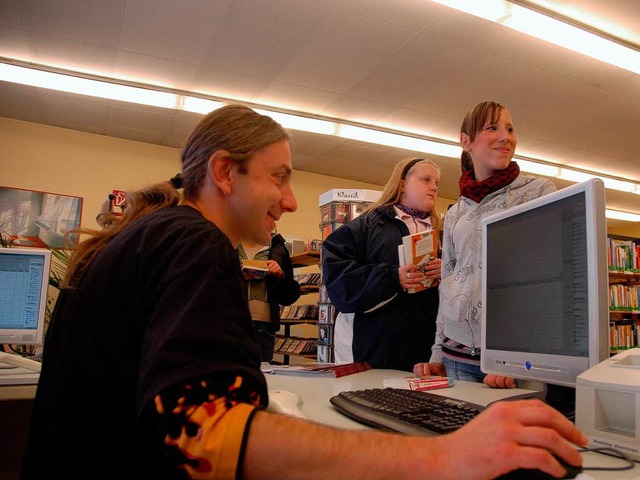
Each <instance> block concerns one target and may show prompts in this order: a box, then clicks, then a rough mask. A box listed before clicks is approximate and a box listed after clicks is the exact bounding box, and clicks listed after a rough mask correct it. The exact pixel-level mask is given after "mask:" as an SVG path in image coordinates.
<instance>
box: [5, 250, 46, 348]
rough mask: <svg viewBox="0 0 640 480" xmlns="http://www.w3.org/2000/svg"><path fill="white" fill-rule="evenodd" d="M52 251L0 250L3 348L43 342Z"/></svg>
mask: <svg viewBox="0 0 640 480" xmlns="http://www.w3.org/2000/svg"><path fill="white" fill-rule="evenodd" d="M50 266H51V251H50V250H48V249H45V248H21V247H19V248H0V344H29V345H32V344H40V343H42V341H43V334H44V324H45V314H46V308H47V289H48V287H49V270H50Z"/></svg>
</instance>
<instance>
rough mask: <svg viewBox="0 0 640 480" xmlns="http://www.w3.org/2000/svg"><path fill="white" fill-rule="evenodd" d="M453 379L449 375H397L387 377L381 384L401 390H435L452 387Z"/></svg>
mask: <svg viewBox="0 0 640 480" xmlns="http://www.w3.org/2000/svg"><path fill="white" fill-rule="evenodd" d="M454 384H455V381H454V380H453V378H449V377H436V376H432V377H399V378H387V379H385V380H383V382H382V385H383V386H384V387H385V388H401V389H403V390H417V391H422V390H435V389H437V388H448V387H453V386H454Z"/></svg>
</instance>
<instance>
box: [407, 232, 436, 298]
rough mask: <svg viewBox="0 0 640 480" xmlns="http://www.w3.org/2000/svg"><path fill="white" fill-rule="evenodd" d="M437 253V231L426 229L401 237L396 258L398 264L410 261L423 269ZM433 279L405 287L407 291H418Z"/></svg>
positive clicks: (427, 285)
mask: <svg viewBox="0 0 640 480" xmlns="http://www.w3.org/2000/svg"><path fill="white" fill-rule="evenodd" d="M437 254H438V232H437V231H436V230H428V231H424V232H418V233H413V234H411V235H406V236H404V237H402V244H401V245H398V259H399V261H400V262H399V263H400V266H403V265H408V264H410V263H412V264H413V265H415V266H416V267H417V268H418V270H420V269H424V268H425V267H426V265H427V263H429V261H430V260H432V259H434V258H436V257H437ZM432 284H433V279H427V280H425V281H423V282H421V286H420V287H416V288H409V289H407V292H408V293H416V292H420V291H422V290H424V289H426V288H429V287H431V285H432Z"/></svg>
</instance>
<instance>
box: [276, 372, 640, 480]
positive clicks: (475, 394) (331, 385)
mask: <svg viewBox="0 0 640 480" xmlns="http://www.w3.org/2000/svg"><path fill="white" fill-rule="evenodd" d="M407 375H408V373H407V372H401V371H397V370H368V371H366V372H361V373H356V374H353V375H347V376H346V377H340V378H312V377H302V376H293V375H266V377H267V385H268V386H269V389H270V390H287V391H290V392H293V393H296V394H298V395H300V396H301V397H302V399H303V401H304V403H303V405H302V412H303V413H304V414H305V415H306V416H307V418H309V419H310V420H313V421H315V422H318V423H322V424H325V425H331V426H333V427H338V428H347V429H351V430H367V429H369V427H367V426H366V425H363V424H361V423H358V422H356V421H354V420H351V419H350V418H348V417H346V416H344V415H342V414H341V413H339V412H338V411H337V410H335V409H334V408H333V406H332V405H331V403H330V402H329V399H330V398H331V397H332V396H334V395H337V394H338V393H340V392H342V391H345V390H361V389H364V388H381V387H382V386H383V385H382V382H383V380H384V379H385V378H397V377H402V376H407ZM431 393H436V394H439V395H443V396H446V397H450V398H456V399H460V400H467V401H470V402H473V403H477V404H480V405H488V404H489V403H491V402H493V401H497V400H502V399H505V398H510V397H513V396H514V395H525V396H529V395H532V394H534V391H532V390H523V389H513V390H501V389H492V388H489V387H487V386H486V385H484V384H481V383H473V382H463V381H457V382H456V385H455V386H454V387H451V388H444V389H439V390H431ZM583 455H584V466H585V467H589V466H591V467H595V466H620V465H622V461H620V460H617V459H614V458H611V457H609V456H606V455H601V454H597V453H585V454H583ZM585 473H586V474H588V475H589V476H591V477H593V478H595V479H598V480H623V479H635V478H636V477H638V478H639V479H640V465H638V464H637V463H636V465H635V468H634V469H633V470H625V471H618V472H616V471H614V472H606V471H604V472H600V471H586V472H585Z"/></svg>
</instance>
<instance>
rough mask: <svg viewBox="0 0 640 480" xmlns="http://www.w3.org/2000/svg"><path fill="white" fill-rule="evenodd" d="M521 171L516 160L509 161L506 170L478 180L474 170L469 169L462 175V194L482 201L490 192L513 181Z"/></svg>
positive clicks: (475, 200) (478, 201) (477, 201)
mask: <svg viewBox="0 0 640 480" xmlns="http://www.w3.org/2000/svg"><path fill="white" fill-rule="evenodd" d="M519 173H520V167H519V166H518V164H517V163H516V162H511V163H509V166H508V167H507V168H505V169H504V170H500V171H499V172H497V173H496V174H495V175H493V176H492V177H489V178H487V179H486V180H483V181H481V182H476V180H475V176H474V174H473V170H467V171H466V172H464V173H463V174H462V176H461V177H460V195H462V196H463V197H467V198H469V199H471V200H473V201H474V202H476V203H480V202H481V201H482V199H483V198H484V197H486V196H487V195H489V194H490V193H493V192H495V191H496V190H500V189H501V188H502V187H506V186H507V185H509V184H510V183H511V182H513V181H514V180H515V179H516V177H517V176H518V174H519Z"/></svg>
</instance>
